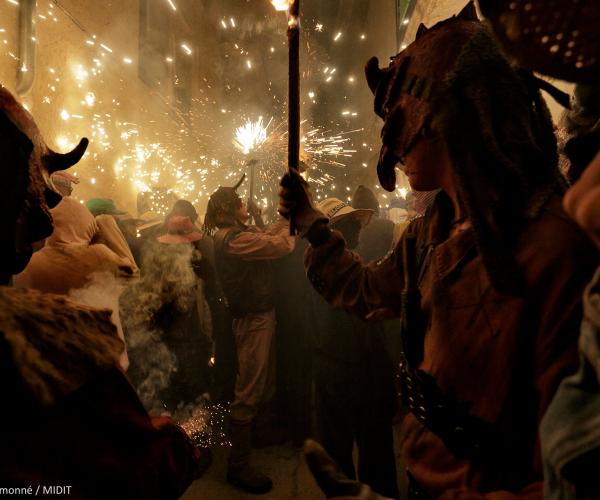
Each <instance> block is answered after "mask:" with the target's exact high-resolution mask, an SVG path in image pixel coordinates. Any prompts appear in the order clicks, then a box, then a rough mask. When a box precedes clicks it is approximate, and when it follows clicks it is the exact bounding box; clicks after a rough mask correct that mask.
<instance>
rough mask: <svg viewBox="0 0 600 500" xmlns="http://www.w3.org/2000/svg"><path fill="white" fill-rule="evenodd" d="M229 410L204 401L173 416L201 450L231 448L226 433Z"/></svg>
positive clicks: (186, 407)
mask: <svg viewBox="0 0 600 500" xmlns="http://www.w3.org/2000/svg"><path fill="white" fill-rule="evenodd" d="M228 414H229V409H228V407H227V406H226V405H223V404H219V403H216V404H213V403H211V402H210V401H202V402H200V403H199V404H196V405H187V406H185V407H183V408H180V409H178V410H177V411H176V412H175V414H174V415H173V420H174V421H175V422H177V423H178V424H179V425H180V426H181V428H182V429H183V430H184V432H185V433H186V434H187V435H188V436H189V438H190V439H191V440H192V442H193V443H194V445H196V446H198V447H200V448H209V447H211V446H231V443H230V441H229V439H228V437H227V434H226V433H225V420H226V418H227V415H228Z"/></svg>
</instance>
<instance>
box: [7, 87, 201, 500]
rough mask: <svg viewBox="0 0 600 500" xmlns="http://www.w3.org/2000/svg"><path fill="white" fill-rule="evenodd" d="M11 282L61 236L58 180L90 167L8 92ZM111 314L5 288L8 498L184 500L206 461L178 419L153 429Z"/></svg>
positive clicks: (155, 423) (82, 145)
mask: <svg viewBox="0 0 600 500" xmlns="http://www.w3.org/2000/svg"><path fill="white" fill-rule="evenodd" d="M0 129H1V133H0V153H1V154H0V158H2V168H1V169H0V175H1V178H2V185H3V186H5V187H7V188H9V189H7V194H6V196H5V197H3V198H2V200H1V204H2V210H1V213H2V217H3V225H2V231H0V234H1V235H2V236H1V238H0V251H1V252H2V266H1V267H0V268H1V270H2V276H3V281H4V283H6V281H7V278H8V277H9V276H10V275H11V274H16V273H18V272H20V271H22V270H23V269H24V267H25V265H26V264H27V262H28V260H29V258H30V256H31V244H32V242H34V241H38V240H40V239H43V238H46V237H48V236H50V234H51V233H52V229H53V228H52V218H51V215H50V213H49V208H53V207H55V206H56V205H57V204H58V202H59V201H60V199H61V196H60V195H59V194H57V193H56V192H55V190H54V186H53V185H52V183H51V181H50V180H49V175H50V174H51V173H52V172H53V171H56V170H63V169H66V168H68V167H70V166H72V165H74V164H75V163H77V162H78V161H79V159H80V158H81V156H82V155H83V153H84V152H85V149H86V146H87V139H83V140H82V141H81V142H80V144H79V146H78V147H77V148H76V149H75V150H74V151H73V152H71V153H67V154H64V155H61V154H57V153H55V152H53V151H51V150H50V149H49V148H48V147H47V146H46V144H45V143H44V141H43V139H42V137H41V134H40V132H39V130H38V128H37V126H36V124H35V122H34V121H33V118H32V117H31V115H30V114H29V113H28V112H27V111H26V110H25V109H24V108H22V107H21V106H20V105H19V104H18V103H17V102H16V100H15V99H14V98H13V96H12V95H11V94H10V93H9V92H8V91H6V89H4V87H1V86H0ZM122 351H123V343H122V341H121V340H119V339H118V338H117V333H116V328H115V326H114V325H113V324H112V323H111V321H110V312H109V311H106V310H98V309H93V308H90V307H86V306H81V305H77V304H74V303H73V302H70V301H69V300H67V299H66V298H65V297H64V296H59V295H53V294H47V293H41V292H38V291H35V290H19V289H13V288H9V287H0V391H1V392H2V395H3V402H4V406H3V411H2V415H1V416H0V442H1V443H2V452H1V453H0V477H1V478H2V486H3V487H20V488H22V487H28V486H31V485H41V484H46V485H52V484H65V482H66V483H67V484H68V485H69V486H71V487H72V488H71V489H70V495H71V496H72V497H73V498H110V497H114V496H115V495H116V494H118V495H120V496H124V497H129V498H161V499H163V498H178V497H179V496H180V495H181V494H182V493H183V492H184V491H185V489H186V488H187V487H188V485H189V484H190V483H191V481H192V480H193V477H194V474H195V473H196V472H197V465H198V463H199V462H198V459H199V452H198V450H196V449H195V448H194V447H193V445H192V444H191V442H190V441H189V439H188V438H187V437H186V435H185V434H184V433H183V431H182V430H181V429H180V428H179V427H177V426H175V425H173V424H172V422H171V421H170V420H169V419H151V418H150V417H149V415H148V414H147V413H146V411H145V410H144V408H143V406H142V404H141V402H140V400H139V399H138V398H137V396H136V394H135V391H134V390H133V388H132V387H131V385H130V384H129V381H128V380H127V378H126V377H125V375H124V374H123V372H122V371H121V370H120V368H119V367H118V360H119V355H120V353H121V352H122ZM115 492H118V493H115Z"/></svg>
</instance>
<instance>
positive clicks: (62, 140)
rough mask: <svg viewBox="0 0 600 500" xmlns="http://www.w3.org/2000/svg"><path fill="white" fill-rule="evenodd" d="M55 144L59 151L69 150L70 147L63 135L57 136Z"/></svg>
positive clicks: (69, 142)
mask: <svg viewBox="0 0 600 500" xmlns="http://www.w3.org/2000/svg"><path fill="white" fill-rule="evenodd" d="M56 144H58V146H59V148H60V149H69V148H70V147H71V141H69V139H67V138H66V137H65V136H64V135H59V136H58V137H57V138H56Z"/></svg>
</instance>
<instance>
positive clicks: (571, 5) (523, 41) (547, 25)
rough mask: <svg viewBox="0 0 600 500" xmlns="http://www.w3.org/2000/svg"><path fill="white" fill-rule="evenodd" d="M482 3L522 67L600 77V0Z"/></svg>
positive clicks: (576, 77)
mask: <svg viewBox="0 0 600 500" xmlns="http://www.w3.org/2000/svg"><path fill="white" fill-rule="evenodd" d="M479 6H480V8H481V13H482V14H483V15H484V16H485V17H486V18H487V19H488V20H489V21H490V24H491V25H492V27H493V29H494V33H495V34H496V36H497V37H498V39H499V40H500V42H501V43H502V45H503V46H504V48H505V49H506V50H507V52H509V53H510V54H511V55H512V56H513V57H515V58H516V59H517V61H518V62H519V64H520V65H522V66H523V67H525V68H529V69H532V70H534V71H537V72H539V73H543V74H545V75H549V76H552V77H554V78H559V79H561V80H569V81H572V82H578V83H588V84H593V83H595V84H597V83H598V82H600V37H599V36H598V26H599V24H600V5H598V2H597V0H580V1H573V0H553V1H552V2H548V0H479Z"/></svg>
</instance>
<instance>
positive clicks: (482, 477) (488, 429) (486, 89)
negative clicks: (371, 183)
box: [280, 4, 598, 498]
mask: <svg viewBox="0 0 600 500" xmlns="http://www.w3.org/2000/svg"><path fill="white" fill-rule="evenodd" d="M511 5H513V4H511ZM525 10H526V9H525ZM366 74H367V81H368V84H369V87H370V89H371V90H372V92H373V93H374V95H375V110H376V112H377V114H378V115H379V116H380V117H381V118H382V119H383V120H384V126H383V131H382V143H383V144H382V150H381V154H380V160H379V165H378V167H377V170H378V175H379V180H380V183H381V185H382V186H383V187H384V188H385V189H386V190H388V191H390V192H392V191H394V190H395V187H396V182H395V181H396V179H395V168H396V165H397V164H398V163H399V162H400V163H401V165H402V168H403V169H404V171H405V173H406V174H407V175H408V179H409V182H410V185H411V188H412V189H413V190H417V191H434V190H436V189H440V191H439V192H437V193H436V195H435V198H434V200H433V203H432V205H430V206H429V207H428V209H427V210H426V214H425V216H424V217H421V218H419V219H417V220H415V221H413V222H411V224H410V226H409V228H408V229H407V230H406V232H405V233H404V235H403V237H402V239H401V241H400V243H399V244H398V245H397V246H396V248H395V249H394V251H393V252H392V253H391V254H389V255H388V256H387V257H386V258H384V259H382V260H381V261H379V262H372V263H369V264H365V263H363V262H362V261H361V259H359V258H357V256H356V254H353V253H352V252H350V251H349V250H348V249H347V246H346V244H345V242H344V240H343V238H342V236H341V235H340V234H339V232H337V231H331V230H330V229H329V227H328V219H327V217H326V215H324V214H323V213H321V212H320V211H318V210H316V209H315V208H314V206H313V205H312V202H311V197H310V193H309V191H308V187H307V185H306V183H305V182H303V180H302V178H301V177H300V176H298V175H294V173H293V172H290V173H288V174H287V175H286V176H285V177H284V178H283V179H282V191H281V202H280V212H281V213H282V214H283V215H285V216H286V217H292V218H293V219H294V221H295V222H296V224H297V227H298V230H299V232H300V234H301V235H304V236H306V237H307V238H308V240H309V241H310V243H311V246H310V247H309V249H308V251H307V254H306V259H305V263H306V267H307V274H308V277H309V279H310V280H311V282H312V284H313V286H314V287H315V288H316V289H317V291H319V292H320V293H321V294H322V295H323V296H324V297H325V298H326V299H327V300H328V301H329V302H330V303H332V304H333V305H335V306H337V307H341V308H343V309H345V310H347V311H349V312H352V313H354V314H357V315H358V316H360V317H362V318H365V319H369V320H375V319H383V318H391V317H400V318H401V321H402V328H401V331H400V332H399V334H400V336H401V345H402V349H403V352H402V356H401V362H400V364H399V383H400V386H401V394H402V398H403V401H404V403H405V404H406V405H407V407H408V408H409V409H410V413H409V415H407V416H406V417H405V418H404V420H403V422H402V429H401V438H402V440H401V457H402V461H403V465H404V466H405V467H406V468H407V470H408V473H407V476H408V479H409V481H410V488H411V494H412V495H415V497H416V495H419V497H423V498H428V497H432V498H517V497H521V498H540V497H541V496H542V485H543V469H542V459H541V449H540V442H539V438H538V433H537V429H538V426H539V424H540V420H541V418H542V416H543V415H544V412H545V411H546V409H547V408H548V405H549V404H550V401H551V400H552V398H553V396H554V394H555V392H556V390H557V387H558V385H559V383H560V381H561V380H562V379H563V378H564V377H565V376H566V375H567V374H570V373H573V372H574V371H575V370H576V367H577V365H578V353H577V337H578V329H579V323H580V321H581V317H582V303H581V295H582V292H583V290H584V288H585V286H586V285H587V283H588V282H589V281H590V279H591V277H592V274H593V271H594V269H595V267H596V263H597V257H598V254H597V250H596V249H595V248H594V247H593V245H592V244H591V243H590V242H589V240H588V239H587V238H586V236H585V235H584V234H583V232H582V231H581V230H580V229H579V228H578V227H577V226H576V224H574V223H573V221H571V220H570V219H569V217H568V216H567V215H566V214H565V212H564V210H563V208H562V204H561V201H562V196H563V194H564V193H565V187H566V186H565V181H564V178H563V177H562V175H561V173H560V171H559V169H558V154H557V148H556V137H555V135H554V130H553V125H552V121H551V119H550V114H549V112H548V110H547V107H546V105H545V103H544V100H543V98H542V96H541V93H540V81H539V80H537V79H536V78H535V77H534V75H532V74H531V73H530V72H527V71H523V70H521V69H520V68H516V67H514V66H513V65H512V64H511V62H510V61H509V60H508V59H507V58H506V57H505V55H504V53H503V51H502V50H501V49H500V48H499V47H498V45H497V41H496V39H495V38H494V37H493V35H492V34H491V32H490V31H489V28H488V27H487V26H486V25H485V24H484V23H481V22H479V21H478V20H477V15H476V12H475V9H474V7H473V6H469V8H467V9H466V10H464V11H463V12H461V14H460V15H458V16H455V17H453V18H451V19H447V20H445V21H442V22H440V23H438V24H436V25H435V26H433V27H432V28H430V29H427V28H426V27H424V26H421V29H420V30H419V32H418V34H417V39H416V40H415V42H413V43H412V44H411V45H409V46H408V47H407V48H406V49H404V50H403V51H402V52H400V53H399V54H398V55H397V56H395V57H394V58H393V59H392V60H391V63H390V65H389V67H387V68H384V69H381V68H379V65H378V62H377V60H376V58H373V59H371V60H370V61H369V62H368V63H367V66H366ZM331 496H334V495H331Z"/></svg>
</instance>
